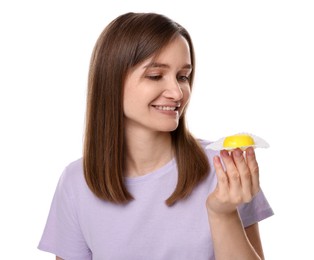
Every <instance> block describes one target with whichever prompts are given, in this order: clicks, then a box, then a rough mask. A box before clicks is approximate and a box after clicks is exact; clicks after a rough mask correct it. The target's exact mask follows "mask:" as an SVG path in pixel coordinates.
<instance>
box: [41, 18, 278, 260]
mask: <svg viewBox="0 0 314 260" xmlns="http://www.w3.org/2000/svg"><path fill="white" fill-rule="evenodd" d="M194 71H195V61H194V49H193V44H192V41H191V38H190V35H189V33H188V32H187V31H186V30H185V29H184V28H183V27H182V26H181V25H179V24H178V23H176V22H174V21H172V20H170V19H169V18H167V17H165V16H163V15H159V14H155V13H126V14H124V15H121V16H119V17H117V18H116V19H115V20H114V21H112V22H111V23H110V24H109V25H108V26H107V27H106V28H105V30H104V31H103V32H102V34H101V35H100V37H99V39H98V41H97V43H96V45H95V48H94V52H93V55H92V58H91V64H90V71H89V82H88V98H87V117H86V131H85V142H84V154H83V158H82V159H79V160H77V161H75V162H72V163H71V164H69V165H68V166H67V167H66V169H65V170H64V172H63V174H62V176H61V178H60V181H59V183H58V186H57V189H56V192H55V195H54V198H53V201H52V205H51V210H50V213H49V217H48V220H47V224H46V227H45V230H44V233H43V236H42V239H41V241H40V243H39V246H38V248H39V249H41V250H44V251H48V252H51V253H53V254H55V255H56V256H57V259H66V260H69V259H75V260H78V259H82V260H83V259H84V260H85V259H86V260H87V259H94V260H105V259H110V260H112V259H115V260H118V259H121V260H122V259H123V260H125V259H128V260H133V259H136V260H141V259H145V260H147V259H150V260H155V259H156V260H157V259H158V260H160V259H166V260H176V259H178V260H184V259H187V260H191V259H196V260H203V259H204V260H205V259H206V260H208V259H223V260H228V259H232V260H236V259H241V260H243V259H263V250H262V245H261V240H260V236H259V231H258V221H260V220H262V219H265V218H267V217H269V216H271V215H272V214H273V212H272V210H271V208H270V206H269V204H268V202H267V200H266V198H265V196H264V194H263V192H262V191H261V188H260V186H259V176H258V174H259V169H258V164H257V162H256V159H255V153H254V150H253V148H248V149H247V150H246V152H245V153H243V152H242V151H241V150H240V149H236V150H235V151H233V152H232V153H228V152H227V151H222V152H221V153H220V154H219V153H217V152H214V151H211V150H207V149H205V146H207V145H208V144H209V142H208V141H205V140H199V139H196V138H194V137H193V136H192V134H191V133H190V132H189V130H188V129H187V127H186V119H185V111H186V107H187V104H188V102H189V98H190V93H191V90H192V83H193V76H194Z"/></svg>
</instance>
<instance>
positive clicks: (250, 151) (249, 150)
mask: <svg viewBox="0 0 314 260" xmlns="http://www.w3.org/2000/svg"><path fill="white" fill-rule="evenodd" d="M246 153H247V154H248V155H254V153H255V152H254V149H253V148H251V147H250V148H248V149H247V150H246Z"/></svg>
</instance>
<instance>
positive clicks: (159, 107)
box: [156, 106, 176, 111]
mask: <svg viewBox="0 0 314 260" xmlns="http://www.w3.org/2000/svg"><path fill="white" fill-rule="evenodd" d="M156 108H157V109H159V110H167V111H169V110H172V111H174V110H175V109H176V108H175V107H167V106H156Z"/></svg>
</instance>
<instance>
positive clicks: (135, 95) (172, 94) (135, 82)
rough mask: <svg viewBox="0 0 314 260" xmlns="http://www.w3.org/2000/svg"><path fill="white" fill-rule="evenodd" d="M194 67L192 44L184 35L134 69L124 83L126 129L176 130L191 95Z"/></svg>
mask: <svg viewBox="0 0 314 260" xmlns="http://www.w3.org/2000/svg"><path fill="white" fill-rule="evenodd" d="M191 71H192V65H191V58H190V49H189V45H188V43H187V41H186V40H185V39H184V38H183V37H182V36H178V37H176V38H175V39H174V40H173V41H171V42H170V43H169V44H168V45H167V46H166V47H165V48H164V49H163V50H162V52H161V53H160V54H159V55H158V56H157V57H153V58H149V59H147V60H145V61H144V62H142V63H140V64H139V65H137V66H135V67H134V68H133V69H131V71H129V73H128V74H127V77H126V81H125V85H124V103H123V106H124V116H125V127H126V129H127V130H129V129H130V128H132V129H133V130H135V129H141V130H148V131H159V132H169V131H173V130H175V129H176V128H177V126H178V124H179V118H180V115H181V114H182V112H183V110H184V107H185V106H186V104H187V103H188V100H189V97H190V84H189V77H190V74H191Z"/></svg>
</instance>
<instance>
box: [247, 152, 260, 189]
mask: <svg viewBox="0 0 314 260" xmlns="http://www.w3.org/2000/svg"><path fill="white" fill-rule="evenodd" d="M246 161H247V165H248V167H249V169H250V173H251V180H252V191H253V193H254V195H256V194H257V192H258V191H259V190H260V186H259V167H258V163H257V161H256V157H255V151H254V148H252V147H249V148H247V149H246Z"/></svg>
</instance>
